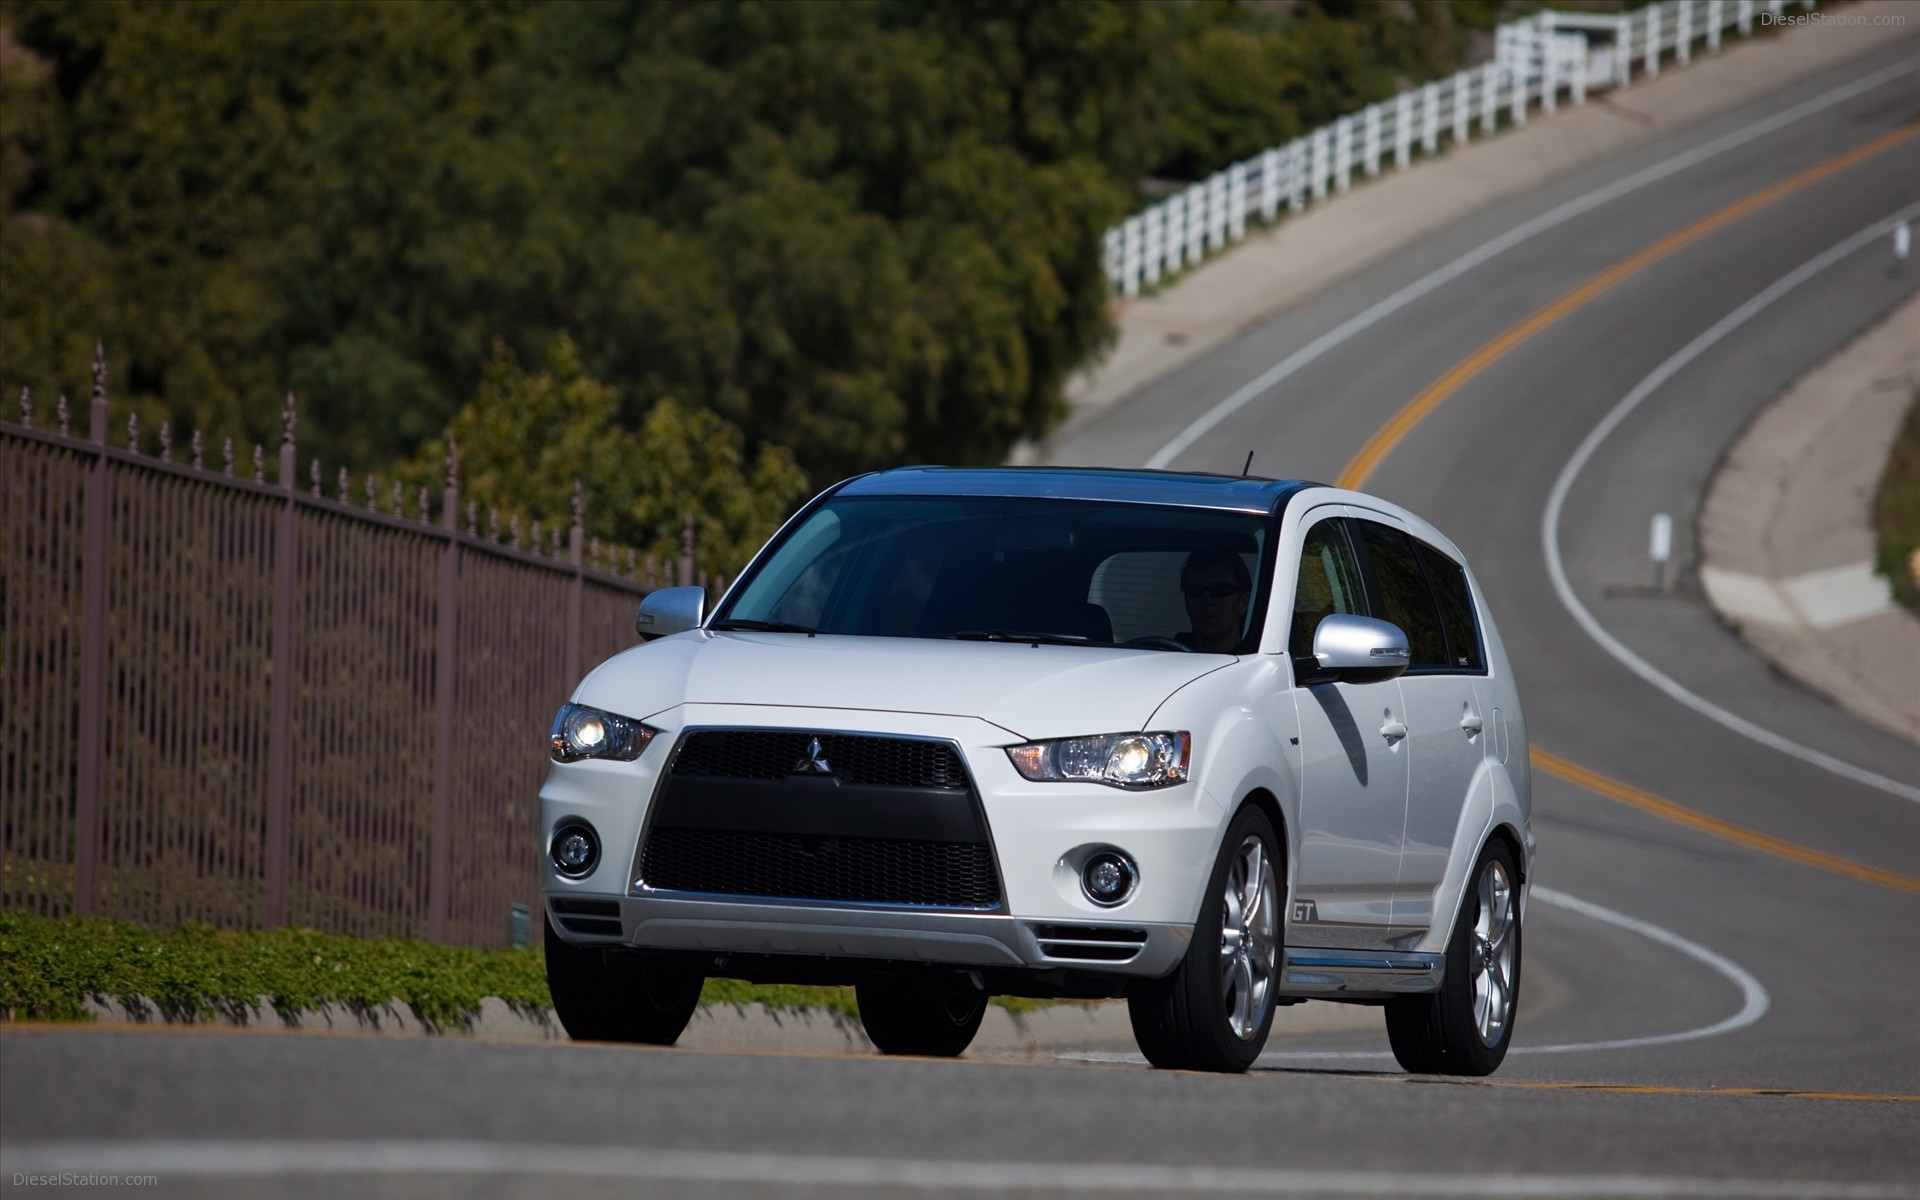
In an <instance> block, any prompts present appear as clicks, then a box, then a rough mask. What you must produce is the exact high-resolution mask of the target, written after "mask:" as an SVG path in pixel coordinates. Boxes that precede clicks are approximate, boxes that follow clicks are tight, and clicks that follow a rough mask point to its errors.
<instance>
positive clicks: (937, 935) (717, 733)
mask: <svg viewBox="0 0 1920 1200" xmlns="http://www.w3.org/2000/svg"><path fill="white" fill-rule="evenodd" d="M638 623H639V629H640V633H641V635H642V637H643V638H646V639H647V640H646V641H645V643H644V644H642V645H639V646H636V647H634V648H633V649H630V650H627V651H624V652H622V653H620V654H618V655H615V656H614V657H613V658H611V659H609V660H608V661H607V662H605V663H603V664H601V665H600V666H599V667H598V668H597V669H595V670H594V671H593V672H592V673H591V674H590V675H588V676H587V678H586V679H585V680H583V681H582V682H581V684H580V686H579V687H578V688H577V689H576V690H575V692H574V695H573V698H572V700H571V702H570V703H568V704H567V705H565V706H564V707H562V708H561V710H560V713H559V715H558V716H557V717H556V719H555V721H554V726H553V745H552V756H553V760H554V765H553V769H552V773H551V774H550V776H549V778H548V780H547V784H546V786H545V787H544V788H542V789H541V792H540V800H541V829H542V831H543V834H544V835H545V839H546V853H545V854H544V855H543V860H542V863H543V866H542V870H543V887H544V891H545V893H546V900H547V912H548V921H547V943H546V944H547V974H548V979H549V981H550V983H551V986H552V991H553V1000H554V1007H555V1009H556V1010H557V1012H558V1014H559V1017H560V1019H561V1021H562V1023H563V1024H564V1025H565V1026H566V1028H567V1031H568V1032H569V1033H570V1034H571V1035H573V1036H574V1037H578V1038H593V1039H608V1040H627V1041H645V1042H658V1043H670V1042H672V1041H673V1040H674V1039H675V1038H677V1037H678V1036H679V1034H680V1032H681V1030H682V1029H683V1028H684V1027H685V1025H686V1022H687V1020H688V1018H689V1016H690V1015H691V1014H692V1012H693V1008H694V1005H695V1003H696V1001H697V1000H698V997H699V992H700V986H701V983H702V981H703V980H704V979H705V977H707V976H709V975H722V976H730V977H735V978H741V979H749V980H758V981H762V982H812V983H831V984H852V985H853V986H854V987H855V989H856V994H857V997H858V1001H859V1005H860V1016H861V1021H862V1023H863V1024H864V1025H865V1027H866V1030H867V1032H868V1034H869V1035H870V1036H871V1037H872V1039H873V1041H874V1044H875V1045H876V1046H878V1047H879V1048H880V1049H881V1050H882V1051H885V1052H887V1053H897V1054H930V1055H953V1054H958V1053H960V1052H961V1051H963V1050H964V1049H966V1047H967V1045H968V1043H969V1042H970V1041H971V1039H972V1037H973V1035H974V1032H975V1030H976V1029H977V1028H978V1027H979V1024H980V1019H981V1016H982V1014H983V1012H984V1008H985V1004H986V1001H987V998H988V997H989V996H991V995H994V994H1001V995H1017V996H1050V997H1118V996H1124V997H1126V999H1127V1002H1128V1006H1129V1009H1130V1012H1131V1016H1132V1021H1133V1028H1134V1033H1135V1036H1136V1038H1137V1040H1138V1042H1139V1044H1140V1049H1141V1050H1142V1052H1143V1053H1144V1054H1145V1055H1146V1057H1147V1059H1148V1060H1149V1061H1151V1062H1152V1063H1154V1064H1155V1065H1158V1066H1168V1067H1188V1068H1198V1069H1204V1070H1224V1071H1239V1070H1245V1069H1246V1067H1247V1066H1248V1065H1249V1064H1251V1063H1252V1062H1253V1060H1254V1059H1255V1058H1256V1057H1257V1056H1258V1055H1259V1053H1260V1051H1261V1047H1262V1046H1263V1045H1264V1044H1265V1042H1266V1039H1267V1033H1268V1030H1269V1028H1270V1027H1271V1024H1272V1020H1273V1011H1274V1007H1275V1006H1276V1005H1279V1004H1294V1003H1298V1002H1300V1001H1301V1000H1303V999H1307V998H1313V999H1321V1000H1335V1001H1347V1002H1359V1003H1371V1004H1380V1003H1382V1002H1384V1006H1385V1010H1386V1019H1387V1029H1388V1033H1389V1035H1390V1037H1391V1040H1392V1044H1393V1048H1394V1052H1395V1054H1396V1055H1397V1056H1398V1057H1399V1059H1400V1062H1401V1063H1402V1064H1403V1065H1404V1066H1406V1067H1407V1068H1408V1069H1409V1070H1415V1071H1425V1072H1444V1073H1452V1074H1486V1073H1488V1072H1490V1071H1492V1070H1494V1069H1495V1068H1496V1067H1497V1066H1499V1064H1500V1061H1501V1059H1502V1058H1503V1057H1504V1056H1505V1054H1506V1050H1507V1046H1508V1044H1509V1042H1510V1041H1511V1035H1512V1030H1513V1021H1514V1015H1515V1012H1516V1009H1517V1006H1518V998H1519V990H1518V989H1519V981H1520V927H1521V915H1522V913H1523V911H1524V908H1525V904H1524V898H1525V894H1526V882H1527V877H1528V868H1529V863H1530V861H1531V858H1532V854H1533V848H1534V841H1533V835H1532V833H1531V832H1530V831H1529V828H1528V813H1529V809H1530V800H1529V790H1528V774H1527V736H1526V724H1525V722H1524V720H1523V718H1522V717H1521V711H1520V702H1519V697H1518V695H1517V694H1516V692H1515V690H1514V685H1513V677H1512V673H1511V671H1510V669H1509V667H1508V665H1507V660H1506V656H1505V654H1504V652H1503V651H1502V649H1501V646H1500V639H1499V636H1498V635H1497V634H1496V633H1495V632H1494V626H1493V620H1492V618H1491V617H1490V616H1489V614H1488V612H1487V606H1486V601H1485V598H1484V597H1483V596H1482V595H1481V594H1480V590H1479V588H1478V587H1477V586H1476V585H1475V584H1474V580H1473V576H1472V574H1471V573H1470V572H1468V571H1467V569H1466V568H1465V566H1463V565H1462V563H1461V559H1460V555H1459V552H1458V551H1457V550H1455V549H1454V547H1453V545H1452V544H1451V543H1450V542H1448V541H1447V539H1446V538H1445V537H1443V536H1441V535H1440V534H1439V533H1438V532H1437V531H1435V530H1434V529H1433V528H1432V527H1431V526H1429V525H1427V524H1426V523H1425V522H1423V521H1421V520H1420V519H1419V518H1417V517H1414V516H1412V515H1411V514H1409V513H1407V512H1405V511H1403V510H1402V509H1399V508H1397V507H1395V506H1394V505H1391V504H1388V503H1386V502H1384V501H1381V500H1376V499H1374V498H1372V497H1369V496H1363V495H1360V494H1358V493H1354V492H1346V491H1339V490H1336V489H1333V488H1328V487H1324V486H1321V485H1318V484H1310V483H1301V482H1286V481H1273V480H1266V479H1253V478H1229V477H1221V476H1208V475H1185V474H1171V473H1163V472H1153V471H1106V470H1066V469H1053V468H1035V469H977V470H967V469H949V468H937V467H913V468H906V469H902V470H895V471H887V472H883V473H880V474H875V475H865V476H861V477H859V478H856V479H852V480H849V481H847V482H846V483H843V484H840V485H838V486H836V487H834V488H831V489H829V490H828V491H827V492H826V493H824V494H822V495H821V496H819V497H818V498H816V499H815V500H814V501H813V502H812V503H810V504H809V505H807V507H806V508H804V509H803V510H801V511H800V513H798V514H797V515H796V516H795V517H794V518H793V519H792V520H790V521H789V522H787V524H786V526H785V527H784V528H782V529H781V530H780V532H779V533H778V534H777V535H776V536H775V537H774V538H773V540H772V541H771V542H769V543H768V545H767V546H766V548H764V549H763V550H762V551H761V552H760V553H759V555H758V556H757V557H756V558H755V559H754V561H753V562H752V564H751V565H750V566H749V567H748V568H747V570H746V571H745V572H743V573H742V574H741V576H740V578H739V580H738V581H737V582H736V583H735V584H734V585H733V586H732V587H731V588H730V589H728V592H727V594H726V596H725V598H724V599H723V600H721V602H720V604H719V605H718V607H717V608H715V609H714V610H713V612H712V613H711V614H708V613H707V612H706V611H705V593H704V592H703V591H702V590H701V589H698V588H669V589H664V590H661V591H657V592H654V593H652V594H651V595H649V596H648V597H647V598H646V600H645V601H644V602H643V603H642V604H641V606H640V613H639V616H638Z"/></svg>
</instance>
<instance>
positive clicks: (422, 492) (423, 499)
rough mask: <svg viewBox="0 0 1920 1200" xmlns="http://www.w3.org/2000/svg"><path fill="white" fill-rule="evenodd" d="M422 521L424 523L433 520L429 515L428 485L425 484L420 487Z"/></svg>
mask: <svg viewBox="0 0 1920 1200" xmlns="http://www.w3.org/2000/svg"><path fill="white" fill-rule="evenodd" d="M420 519H421V520H422V521H431V520H433V518H432V517H430V516H428V515H427V485H426V484H424V483H423V484H421V485H420Z"/></svg>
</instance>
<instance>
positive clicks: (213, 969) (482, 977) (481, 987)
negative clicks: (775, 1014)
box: [0, 912, 1047, 1030]
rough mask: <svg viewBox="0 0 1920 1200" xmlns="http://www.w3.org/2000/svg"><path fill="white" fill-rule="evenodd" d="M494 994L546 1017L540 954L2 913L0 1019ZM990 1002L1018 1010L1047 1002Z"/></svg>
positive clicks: (773, 998) (449, 1024)
mask: <svg viewBox="0 0 1920 1200" xmlns="http://www.w3.org/2000/svg"><path fill="white" fill-rule="evenodd" d="M489 996H496V997H498V998H500V999H501V1000H504V1001H506V1002H507V1004H508V1005H509V1006H510V1007H512V1008H513V1009H514V1010H515V1011H517V1012H521V1013H526V1014H537V1013H543V1012H546V1011H549V1010H550V1009H551V1008H552V1007H553V999H552V997H551V996H549V995H548V993H547V973H546V960H545V958H544V956H543V955H542V954H541V953H540V952H539V951H538V950H464V949H457V948H455V947H451V946H439V945H435V944H433V943H431V942H417V941H398V940H395V941H362V940H360V939H358V938H350V937H334V936H331V935H328V934H323V933H315V932H313V931H312V930H310V929H269V930H245V931H235V930H221V929H213V928H210V927H209V926H206V925H198V924H188V925H183V926H181V927H179V928H178V929H175V930H173V931H171V932H168V933H154V932H152V931H150V930H147V929H143V928H141V927H140V926H138V925H132V924H128V923H126V922H124V921H110V920H106V919H104V918H99V917H67V918H63V919H52V918H48V917H39V916H34V915H32V914H30V913H23V912H0V1015H4V1016H5V1018H6V1019H8V1020H15V1021H21V1020H30V1021H87V1020H91V1019H92V1015H91V1014H90V1013H89V1011H88V1009H87V1001H88V1000H90V999H91V1000H109V999H111V1000H121V1001H139V1002H144V1003H146V1004H149V1005H151V1006H152V1007H153V1009H154V1010H155V1011H156V1013H157V1015H159V1016H161V1017H164V1018H166V1019H168V1020H176V1021H177V1020H196V1019H199V1020H204V1019H209V1018H214V1017H218V1016H222V1015H226V1016H232V1017H237V1018H245V1019H247V1020H249V1021H251V1020H256V1019H258V1017H259V1016H260V1015H261V1008H260V1004H261V1000H262V998H263V997H264V998H265V1001H266V1004H267V1006H268V1007H269V1008H271V1009H272V1011H273V1012H274V1014H275V1015H276V1016H279V1017H282V1018H291V1017H294V1016H297V1015H299V1014H301V1013H307V1012H313V1011H315V1010H317V1009H319V1008H320V1007H321V1006H322V1005H327V1004H336V1005H341V1006H344V1007H346V1008H348V1009H351V1010H354V1011H360V1012H366V1011H370V1010H374V1009H380V1008H384V1007H386V1006H388V1005H391V1004H400V1005H404V1006H406V1007H407V1008H408V1009H410V1010H412V1012H413V1014H414V1016H415V1017H417V1018H419V1020H420V1021H421V1022H422V1023H424V1024H426V1025H428V1026H430V1027H432V1028H434V1029H440V1030H446V1029H465V1028H468V1027H470V1026H471V1024H472V1022H473V1019H474V1017H476V1016H477V1015H478V1014H479V1012H480V1002H481V1001H482V1000H484V999H486V998H487V997H489ZM700 1002H701V1003H702V1004H731V1005H735V1006H745V1005H749V1004H759V1005H762V1006H764V1007H767V1008H770V1009H774V1010H776V1011H781V1012H800V1011H802V1010H808V1009H813V1010H825V1011H826V1012H829V1013H832V1014H834V1015H836V1016H838V1017H840V1018H842V1019H853V1018H855V1017H857V1016H858V1013H859V1010H858V1008H857V1007H856V1006H855V1004H854V999H853V989H852V988H846V987H805V986H799V985H788V984H753V983H743V982H741V981H739V980H737V979H709V980H707V986H706V989H705V990H704V991H703V992H701V995H700ZM995 1003H997V1004H999V1005H1000V1006H1001V1007H1004V1008H1007V1009H1010V1010H1012V1011H1015V1012H1026V1011H1030V1010H1032V1009H1035V1008H1040V1007H1045V1005H1046V1003H1047V1002H1046V1001H1036V1000H1026V999H1019V998H1013V997H1001V998H997V999H996V1001H995Z"/></svg>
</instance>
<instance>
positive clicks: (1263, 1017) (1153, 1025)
mask: <svg viewBox="0 0 1920 1200" xmlns="http://www.w3.org/2000/svg"><path fill="white" fill-rule="evenodd" d="M1250 840H1251V841H1257V842H1258V843H1259V847H1260V850H1261V854H1262V856H1263V859H1264V862H1265V863H1266V865H1267V871H1266V873H1265V877H1264V880H1263V881H1261V882H1260V883H1259V884H1257V885H1256V887H1255V889H1254V892H1253V893H1252V894H1254V895H1256V896H1257V898H1258V903H1256V904H1255V905H1253V906H1251V910H1252V918H1251V920H1250V921H1242V920H1241V919H1240V913H1239V912H1236V911H1235V905H1236V904H1239V903H1240V900H1239V897H1240V896H1241V895H1245V894H1247V892H1246V889H1245V887H1244V886H1243V883H1244V880H1245V879H1246V878H1247V877H1248V873H1249V872H1250V870H1251V868H1250V867H1249V866H1248V864H1247V863H1245V862H1243V851H1244V850H1245V849H1246V847H1247V846H1248V843H1249V841H1250ZM1285 875H1286V858H1285V857H1284V856H1283V855H1282V853H1281V851H1280V839H1279V838H1278V837H1277V836H1276V835H1275V834H1274V831H1273V823H1272V822H1271V821H1269V820H1268V819H1267V815H1266V814H1265V813H1263V812H1261V811H1260V810H1259V809H1257V808H1254V807H1252V806H1251V805H1249V806H1248V807H1246V808H1243V809H1241V810H1240V812H1239V814H1238V815H1237V816H1235V817H1234V819H1233V823H1232V824H1231V825H1229V826H1228V827H1227V836H1226V838H1225V839H1224V840H1223V841H1222V843H1221V846H1220V853H1219V856H1218V857H1217V858H1216V859H1215V860H1214V864H1213V874H1212V875H1211V876H1210V877H1209V878H1208V881H1207V892H1206V899H1205V901H1204V902H1203V903H1202V904H1201V906H1200V920H1199V921H1198V923H1196V924H1195V925H1194V928H1193V941H1192V942H1191V943H1190V944H1189V945H1188V947H1187V954H1186V957H1185V958H1183V959H1181V961H1180V965H1179V966H1178V967H1177V968H1175V969H1174V971H1173V973H1172V974H1171V975H1168V976H1167V977H1166V978H1164V979H1149V980H1144V981H1142V982H1141V983H1139V984H1137V985H1136V986H1135V987H1134V988H1133V990H1132V991H1131V992H1130V993H1129V994H1128V996H1127V1015H1128V1017H1130V1018H1131V1019H1132V1021H1133V1040H1134V1041H1135V1042H1137V1043H1138V1044H1139V1046H1140V1053H1142V1054H1144V1055H1146V1056H1147V1061H1148V1062H1150V1063H1152V1064H1153V1065H1154V1066H1156V1067H1166V1068H1172V1069H1180V1070H1189V1071H1229V1072H1240V1071H1245V1070H1246V1069H1247V1068H1248V1067H1250V1066H1252V1065H1253V1061H1254V1060H1255V1059H1257V1058H1259V1057H1260V1051H1261V1050H1262V1049H1264V1048H1265V1047H1266V1044H1267V1034H1268V1033H1269V1032H1270V1031H1271V1030H1272V1028H1273V1010H1274V1007H1275V1001H1276V1000H1277V999H1278V990H1279V985H1280V961H1279V960H1280V939H1281V937H1282V936H1283V934H1284V929H1285V924H1284V922H1283V921H1282V920H1281V917H1280V911H1279V906H1280V903H1281V898H1282V897H1283V896H1285V895H1286V891H1287V889H1286V879H1285ZM1230 879H1232V880H1235V881H1236V883H1235V887H1234V892H1235V894H1234V895H1231V896H1230V895H1229V893H1228V883H1229V880H1230ZM1261 905H1265V906H1266V907H1265V911H1264V914H1263V913H1262V912H1261V911H1260V906H1261ZM1246 930H1251V931H1253V932H1254V933H1255V934H1256V935H1258V936H1254V937H1249V936H1247V933H1246V932H1244V931H1246ZM1242 946H1245V947H1246V948H1247V949H1246V954H1245V956H1244V959H1245V961H1244V964H1242V963H1241V960H1242V955H1241V954H1240V949H1239V948H1240V947H1242ZM1223 962H1226V963H1227V964H1228V965H1227V966H1226V967H1225V968H1223V966H1222V963H1223ZM1242 969H1244V970H1245V974H1244V975H1242V974H1241V973H1240V972H1241V970H1242ZM1229 975H1232V976H1233V977H1234V978H1235V979H1236V981H1237V982H1236V985H1235V990H1234V991H1233V992H1232V994H1231V995H1230V994H1229V988H1228V984H1227V979H1228V976H1229ZM1263 977H1264V978H1263ZM1262 984H1264V986H1261V985H1262ZM1243 996H1244V998H1245V1000H1246V1003H1245V1004H1240V1003H1237V1001H1239V1000H1240V999H1241V998H1242V997H1243ZM1230 1002H1234V1003H1230ZM1236 1024H1237V1025H1238V1026H1239V1028H1236Z"/></svg>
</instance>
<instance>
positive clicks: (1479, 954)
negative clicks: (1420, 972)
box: [1387, 842, 1520, 1075]
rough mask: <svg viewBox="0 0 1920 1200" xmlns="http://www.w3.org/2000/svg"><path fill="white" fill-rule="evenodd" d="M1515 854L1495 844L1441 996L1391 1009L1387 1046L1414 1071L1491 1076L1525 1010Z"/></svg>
mask: <svg viewBox="0 0 1920 1200" xmlns="http://www.w3.org/2000/svg"><path fill="white" fill-rule="evenodd" d="M1517 881H1518V873H1517V872H1516V871H1515V870H1514V865H1513V852H1512V851H1510V850H1508V849H1507V847H1506V846H1505V845H1503V844H1502V843H1500V842H1489V843H1488V844H1487V848H1486V849H1485V850H1483V851H1481V852H1480V861H1479V863H1478V865H1476V866H1475V868H1474V872H1473V890H1472V891H1471V892H1470V893H1468V895H1467V896H1466V897H1465V899H1463V900H1462V901H1461V904H1460V916H1459V918H1458V919H1457V920H1456V921H1455V922H1454V927H1453V936H1452V937H1450V938H1449V939H1448V940H1447V968H1446V975H1445V976H1444V977H1443V978H1442V979H1441V981H1440V990H1439V991H1437V992H1431V993H1428V994H1427V995H1423V996H1399V997H1396V998H1394V999H1392V1000H1389V1001H1388V1002H1387V1040H1388V1041H1389V1042H1391V1043H1392V1044H1393V1056H1394V1057H1395V1058H1396V1059H1398V1060H1400V1065H1401V1066H1402V1067H1405V1068H1406V1069H1407V1070H1409V1071H1412V1072H1415V1073H1416V1074H1422V1075H1491V1074H1493V1072H1494V1071H1495V1070H1497V1069H1498V1068H1499V1066H1500V1063H1501V1062H1502V1061H1503V1060H1504V1059H1505V1058H1506V1057H1507V1047H1508V1046H1509V1045H1510V1044H1512V1042H1513V1022H1514V1018H1515V1017H1516V1016H1517V1015H1518V1013H1519V1010H1520V889H1519V884H1518V882H1517Z"/></svg>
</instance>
